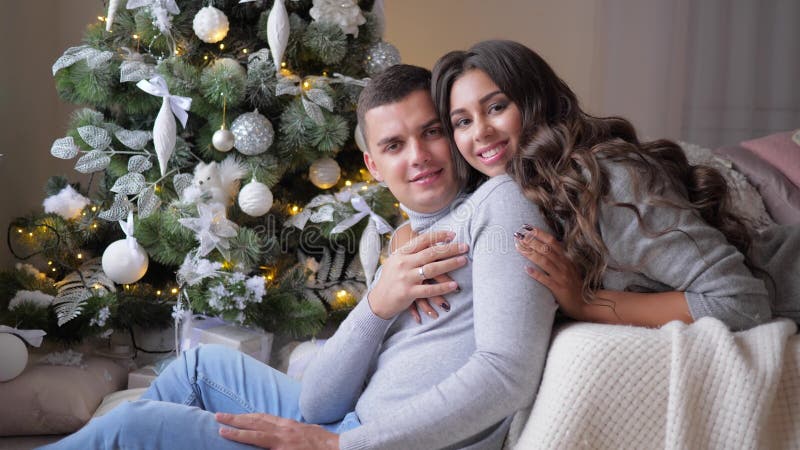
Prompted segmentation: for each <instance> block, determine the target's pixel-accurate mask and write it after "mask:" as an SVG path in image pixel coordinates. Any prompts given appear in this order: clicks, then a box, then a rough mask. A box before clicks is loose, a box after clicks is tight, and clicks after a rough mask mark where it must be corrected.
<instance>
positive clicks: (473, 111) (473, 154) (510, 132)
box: [450, 69, 522, 177]
mask: <svg viewBox="0 0 800 450" xmlns="http://www.w3.org/2000/svg"><path fill="white" fill-rule="evenodd" d="M450 123H451V124H452V126H453V138H454V140H455V143H456V146H457V147H458V150H459V151H460V152H461V155H462V156H463V157H464V159H466V160H467V163H469V165H471V166H472V167H474V168H475V169H477V170H478V171H480V172H482V173H483V174H485V175H488V176H490V177H493V176H495V175H500V174H503V173H505V172H506V163H507V162H508V161H509V160H510V159H511V158H512V157H513V156H514V154H516V152H517V150H518V149H519V137H520V133H521V132H522V114H521V112H520V110H519V108H518V107H517V105H516V103H514V102H512V101H511V100H510V99H509V98H508V97H507V96H506V95H505V94H504V93H503V92H501V91H500V88H498V87H497V85H496V84H495V83H494V81H492V79H491V78H489V76H488V75H486V73H485V72H483V71H482V70H479V69H472V70H469V71H467V72H464V74H463V75H461V77H459V78H458V79H457V80H456V81H455V82H454V83H453V87H452V89H451V90H450Z"/></svg>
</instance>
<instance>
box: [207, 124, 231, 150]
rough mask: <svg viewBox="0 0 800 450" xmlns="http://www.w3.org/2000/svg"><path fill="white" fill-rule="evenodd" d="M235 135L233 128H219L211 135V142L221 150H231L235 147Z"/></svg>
mask: <svg viewBox="0 0 800 450" xmlns="http://www.w3.org/2000/svg"><path fill="white" fill-rule="evenodd" d="M233 141H234V136H233V133H232V132H231V130H226V129H222V130H217V131H215V132H214V135H213V136H212V137H211V144H212V145H213V146H214V148H215V149H217V150H219V151H221V152H229V151H231V149H232V148H233Z"/></svg>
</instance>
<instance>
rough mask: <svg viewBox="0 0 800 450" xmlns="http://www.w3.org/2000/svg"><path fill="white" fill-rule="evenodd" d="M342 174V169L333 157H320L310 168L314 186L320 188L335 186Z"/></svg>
mask: <svg viewBox="0 0 800 450" xmlns="http://www.w3.org/2000/svg"><path fill="white" fill-rule="evenodd" d="M341 174H342V169H340V168H339V164H338V163H337V162H336V161H335V160H334V159H332V158H320V159H318V160H316V161H314V162H313V163H312V164H311V167H309V169H308V177H309V178H311V182H312V183H314V186H316V187H318V188H320V189H328V188H330V187H333V186H335V185H336V183H337V182H338V181H339V176H341Z"/></svg>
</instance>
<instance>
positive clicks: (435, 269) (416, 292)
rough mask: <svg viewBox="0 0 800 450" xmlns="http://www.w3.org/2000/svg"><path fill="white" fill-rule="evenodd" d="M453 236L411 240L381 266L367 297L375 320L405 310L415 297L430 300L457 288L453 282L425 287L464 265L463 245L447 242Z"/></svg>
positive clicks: (436, 234) (430, 235) (434, 235)
mask: <svg viewBox="0 0 800 450" xmlns="http://www.w3.org/2000/svg"><path fill="white" fill-rule="evenodd" d="M453 237H454V234H453V233H452V232H449V231H432V232H429V233H425V234H422V235H420V236H417V237H415V238H413V239H412V240H411V241H409V242H408V243H407V244H405V245H403V246H402V247H400V248H398V249H397V251H395V252H394V253H393V254H392V255H391V256H389V258H387V259H386V261H385V262H384V263H383V269H382V271H381V276H380V278H379V279H378V283H377V284H376V285H375V287H374V288H373V289H372V291H370V293H369V294H368V295H367V300H368V301H369V306H370V308H372V312H374V313H375V314H376V315H377V316H378V317H380V318H382V319H390V318H392V317H394V316H396V315H397V314H399V313H400V312H402V311H403V310H404V309H406V308H408V307H409V305H411V302H413V301H414V300H415V299H417V298H430V297H436V296H440V295H444V294H448V293H450V292H453V291H455V290H457V289H458V285H457V284H456V283H455V282H454V281H449V282H445V283H438V284H425V283H424V281H425V280H426V279H432V278H435V277H437V276H439V275H442V274H444V273H447V272H450V271H452V270H455V269H457V268H459V267H461V266H463V265H465V264H466V263H467V258H466V256H463V255H462V254H463V253H466V252H467V250H468V247H467V245H466V244H457V243H450V242H449V241H450V240H452V239H453Z"/></svg>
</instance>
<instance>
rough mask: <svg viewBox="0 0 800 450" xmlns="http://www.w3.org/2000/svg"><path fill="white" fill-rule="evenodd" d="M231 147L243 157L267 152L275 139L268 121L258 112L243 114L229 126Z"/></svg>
mask: <svg viewBox="0 0 800 450" xmlns="http://www.w3.org/2000/svg"><path fill="white" fill-rule="evenodd" d="M231 132H233V138H234V141H233V146H234V147H236V150H239V152H241V153H243V154H245V155H258V154H261V153H264V152H265V151H267V149H268V148H269V146H270V145H272V140H273V138H274V137H275V131H274V130H273V129H272V124H271V123H270V122H269V120H268V119H267V118H266V117H264V116H262V115H261V114H259V113H258V110H255V111H253V112H249V113H244V114H242V115H241V116H239V117H237V118H236V120H234V121H233V123H232V124H231Z"/></svg>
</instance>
